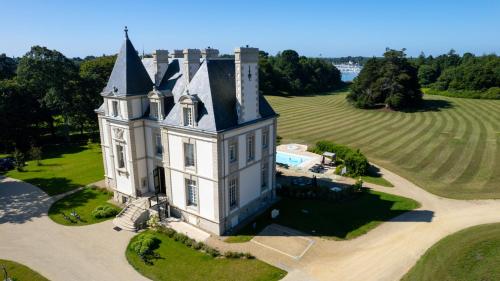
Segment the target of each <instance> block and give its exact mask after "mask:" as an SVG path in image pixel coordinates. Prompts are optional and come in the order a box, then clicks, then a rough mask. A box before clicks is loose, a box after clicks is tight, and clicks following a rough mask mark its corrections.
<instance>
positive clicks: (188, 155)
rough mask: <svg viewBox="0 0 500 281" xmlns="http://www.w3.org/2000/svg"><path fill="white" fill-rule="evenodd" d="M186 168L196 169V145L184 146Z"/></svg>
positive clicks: (187, 144)
mask: <svg viewBox="0 0 500 281" xmlns="http://www.w3.org/2000/svg"><path fill="white" fill-rule="evenodd" d="M184 166H186V167H194V144H192V143H185V144H184Z"/></svg>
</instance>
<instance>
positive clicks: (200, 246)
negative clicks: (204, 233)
mask: <svg viewBox="0 0 500 281" xmlns="http://www.w3.org/2000/svg"><path fill="white" fill-rule="evenodd" d="M204 246H205V244H204V243H203V242H196V243H194V244H193V246H192V247H193V249H195V250H197V251H199V250H201V249H203V247H204Z"/></svg>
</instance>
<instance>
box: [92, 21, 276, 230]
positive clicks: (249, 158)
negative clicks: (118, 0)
mask: <svg viewBox="0 0 500 281" xmlns="http://www.w3.org/2000/svg"><path fill="white" fill-rule="evenodd" d="M218 53H219V52H218V51H217V50H216V49H212V48H207V49H204V50H199V49H184V50H183V51H180V50H175V51H173V53H171V54H170V53H169V52H168V51H166V50H157V51H155V52H154V53H153V58H143V59H142V60H141V58H140V57H139V56H138V53H137V51H136V50H135V49H134V46H133V45H132V43H131V42H130V40H129V38H128V34H127V29H125V42H124V43H123V45H122V47H121V49H120V52H119V53H118V57H117V59H116V63H115V65H114V67H113V71H112V73H111V76H110V78H109V81H108V83H107V86H106V87H105V88H104V89H103V91H102V93H101V95H102V96H103V98H104V103H103V104H102V105H101V107H100V108H99V109H97V110H96V112H97V115H98V119H99V128H100V135H101V144H102V155H103V160H104V172H105V180H106V184H107V185H108V187H109V188H111V189H113V190H114V199H115V200H116V201H119V202H122V203H125V204H129V205H130V204H131V202H138V201H140V200H141V199H142V201H145V200H144V198H149V197H151V196H152V195H155V194H156V193H159V194H160V195H161V196H163V198H166V200H167V202H168V210H169V211H168V215H170V216H172V217H177V218H180V219H182V220H184V221H186V222H188V223H190V224H192V225H195V226H197V227H199V228H201V229H204V230H207V231H209V232H211V233H215V234H217V235H220V234H223V233H225V232H227V231H228V230H230V229H232V228H233V227H235V226H237V225H238V224H239V223H240V222H242V221H243V220H244V219H245V218H247V217H249V216H250V215H252V214H255V213H256V212H258V211H259V210H262V209H263V208H266V207H268V206H269V204H270V203H271V202H272V201H273V200H274V198H275V154H276V144H275V140H276V118H277V114H276V113H275V112H274V111H273V109H272V108H271V106H270V105H269V104H268V103H267V101H266V100H265V99H264V97H262V96H261V95H259V69H258V58H259V50H258V49H257V48H249V47H248V46H247V47H245V48H243V47H242V48H237V49H236V50H235V58H234V59H223V58H219V57H218ZM148 207H149V206H148Z"/></svg>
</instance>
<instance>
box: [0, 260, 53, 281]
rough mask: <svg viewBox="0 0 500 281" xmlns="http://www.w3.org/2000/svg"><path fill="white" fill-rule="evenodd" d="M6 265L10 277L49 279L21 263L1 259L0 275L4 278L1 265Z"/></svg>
mask: <svg viewBox="0 0 500 281" xmlns="http://www.w3.org/2000/svg"><path fill="white" fill-rule="evenodd" d="M2 265H4V266H5V268H6V269H7V272H8V274H9V278H11V279H13V280H17V281H49V280H48V279H47V278H45V277H43V276H42V275H40V274H39V273H38V272H36V271H34V270H32V269H30V268H29V267H27V266H25V265H22V264H20V263H17V262H14V261H9V260H2V259H0V276H2V277H1V278H2V280H3V271H2V268H1V266H2Z"/></svg>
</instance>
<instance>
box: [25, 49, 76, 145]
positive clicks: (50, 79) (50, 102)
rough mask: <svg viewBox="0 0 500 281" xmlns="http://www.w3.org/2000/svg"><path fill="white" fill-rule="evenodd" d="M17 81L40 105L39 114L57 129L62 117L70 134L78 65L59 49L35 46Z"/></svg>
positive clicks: (26, 58) (27, 54) (26, 56)
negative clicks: (58, 116)
mask: <svg viewBox="0 0 500 281" xmlns="http://www.w3.org/2000/svg"><path fill="white" fill-rule="evenodd" d="M17 80H18V82H19V84H20V86H21V87H23V89H24V90H25V91H27V92H28V93H30V94H31V96H32V98H33V99H34V100H36V101H37V102H38V103H39V106H38V112H36V113H35V114H37V115H38V116H39V117H40V119H41V120H43V121H45V122H47V123H48V124H49V126H50V127H51V128H52V130H51V132H52V134H54V130H53V125H54V124H53V120H54V116H56V115H61V116H62V117H63V119H64V123H65V125H66V126H65V127H66V135H68V134H69V114H70V113H71V110H72V101H71V98H72V94H73V93H74V92H75V85H76V83H75V81H77V80H78V69H77V67H76V65H75V64H74V63H73V62H72V61H71V60H69V59H68V58H66V57H65V56H64V55H63V54H61V53H60V52H58V51H56V50H49V49H47V48H45V47H40V46H34V47H31V50H30V51H29V52H28V53H26V54H25V55H24V56H23V57H22V58H21V60H20V61H19V66H18V70H17Z"/></svg>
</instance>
